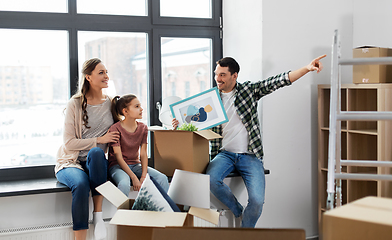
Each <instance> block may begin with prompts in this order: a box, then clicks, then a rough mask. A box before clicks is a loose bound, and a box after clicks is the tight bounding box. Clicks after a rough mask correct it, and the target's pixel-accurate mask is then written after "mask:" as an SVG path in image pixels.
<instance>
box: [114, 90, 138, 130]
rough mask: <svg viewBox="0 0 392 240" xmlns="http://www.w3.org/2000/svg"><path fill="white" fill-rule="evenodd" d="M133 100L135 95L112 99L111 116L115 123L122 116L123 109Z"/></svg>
mask: <svg viewBox="0 0 392 240" xmlns="http://www.w3.org/2000/svg"><path fill="white" fill-rule="evenodd" d="M135 98H136V95H134V94H127V95H124V96H122V97H120V96H115V97H114V98H113V99H112V115H113V120H114V122H115V123H116V122H118V121H120V120H121V116H124V113H123V109H124V108H127V107H128V105H129V103H131V101H132V100H133V99H135Z"/></svg>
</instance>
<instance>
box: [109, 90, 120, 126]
mask: <svg viewBox="0 0 392 240" xmlns="http://www.w3.org/2000/svg"><path fill="white" fill-rule="evenodd" d="M119 100H120V96H115V97H114V98H113V99H112V106H111V111H112V116H113V121H114V123H116V122H118V121H120V120H121V118H120V113H119V111H118V108H119V107H118V105H119V104H118V101H119Z"/></svg>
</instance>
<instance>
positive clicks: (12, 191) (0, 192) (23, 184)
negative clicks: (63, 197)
mask: <svg viewBox="0 0 392 240" xmlns="http://www.w3.org/2000/svg"><path fill="white" fill-rule="evenodd" d="M68 191H70V189H69V188H68V187H67V186H65V185H63V184H61V183H59V182H58V181H57V179H56V178H43V179H32V180H19V181H5V182H0V197H11V196H23V195H30V194H42V193H55V192H68Z"/></svg>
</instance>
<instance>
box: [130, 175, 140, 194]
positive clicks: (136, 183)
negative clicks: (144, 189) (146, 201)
mask: <svg viewBox="0 0 392 240" xmlns="http://www.w3.org/2000/svg"><path fill="white" fill-rule="evenodd" d="M131 180H132V188H133V191H138V192H139V190H140V187H141V186H142V183H141V182H140V181H139V179H138V178H137V177H135V178H132V179H131Z"/></svg>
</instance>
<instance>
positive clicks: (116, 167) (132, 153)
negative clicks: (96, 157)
mask: <svg viewBox="0 0 392 240" xmlns="http://www.w3.org/2000/svg"><path fill="white" fill-rule="evenodd" d="M142 113H143V108H142V106H141V104H140V101H139V99H137V97H136V96H135V95H133V94H128V95H125V96H122V97H121V98H120V97H119V96H116V97H114V98H113V100H112V114H113V119H114V121H115V122H116V123H115V124H113V126H111V127H110V129H109V132H112V131H115V132H119V133H120V139H119V141H118V142H116V143H111V144H110V147H109V174H110V176H111V178H112V180H113V181H114V182H115V184H116V185H117V187H118V188H119V189H120V190H121V191H122V192H123V193H124V194H125V195H126V196H128V195H129V192H130V189H131V183H132V186H133V190H134V191H139V190H140V186H141V185H142V183H143V181H144V179H145V178H146V174H147V172H148V174H149V175H150V176H151V177H153V178H154V179H155V180H156V181H157V182H158V183H159V184H160V185H161V186H162V188H163V189H164V190H165V191H166V192H167V190H168V189H169V182H168V179H167V176H166V175H164V174H163V173H161V172H159V171H157V170H155V169H154V168H150V167H148V158H147V133H148V130H147V126H146V125H145V124H143V123H141V122H138V121H136V119H142ZM120 116H123V120H121V118H120ZM139 149H140V154H139Z"/></svg>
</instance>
